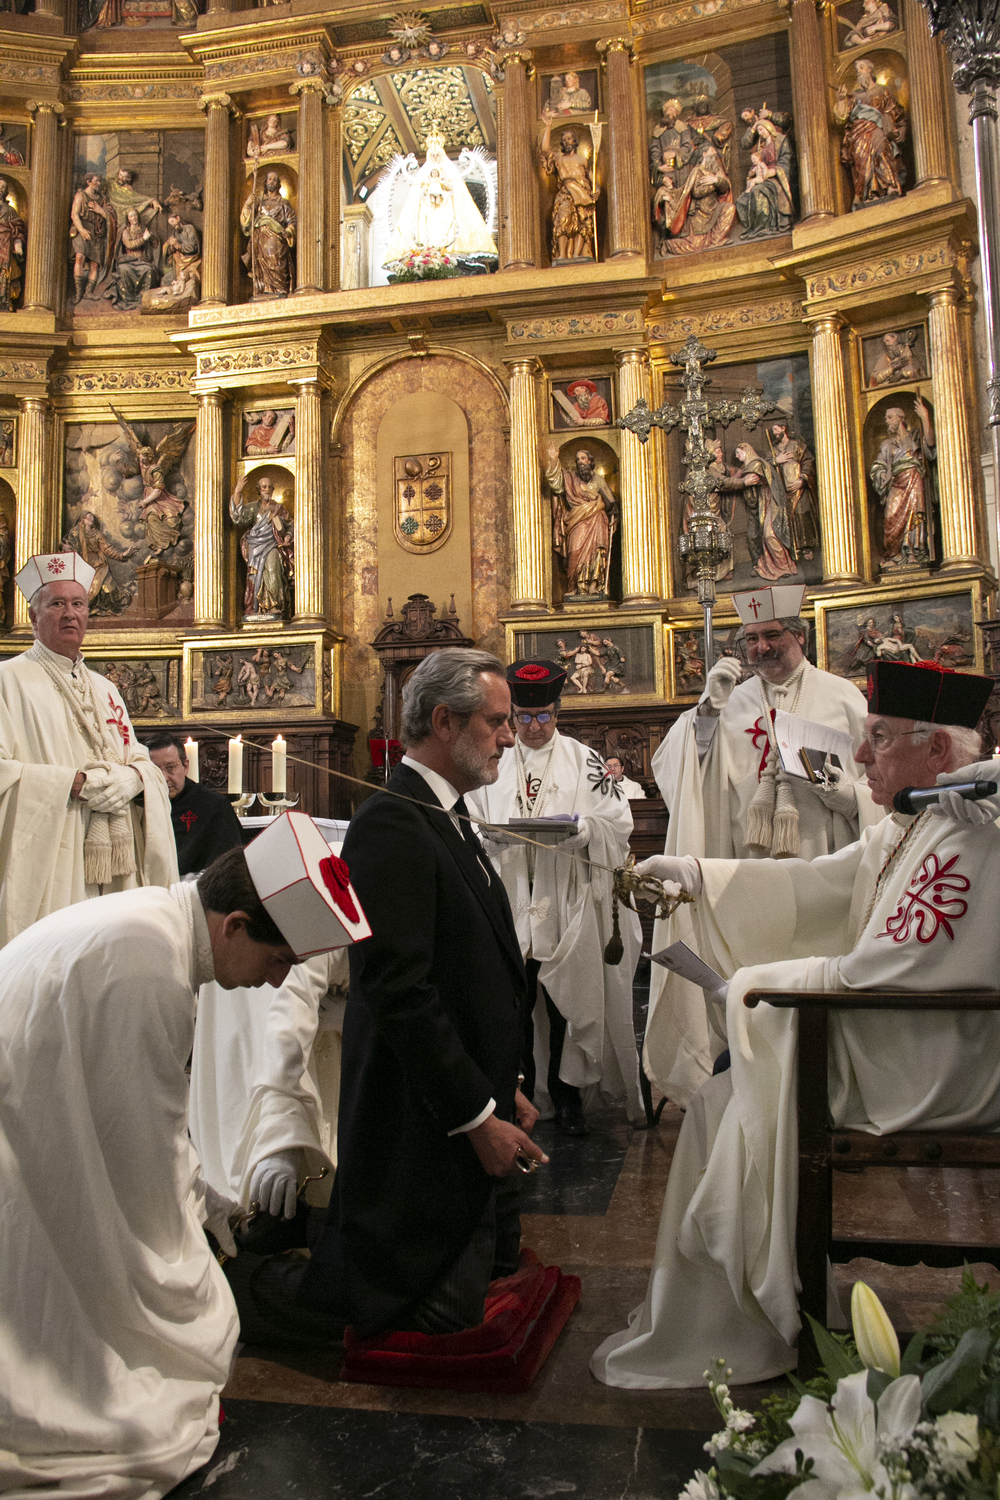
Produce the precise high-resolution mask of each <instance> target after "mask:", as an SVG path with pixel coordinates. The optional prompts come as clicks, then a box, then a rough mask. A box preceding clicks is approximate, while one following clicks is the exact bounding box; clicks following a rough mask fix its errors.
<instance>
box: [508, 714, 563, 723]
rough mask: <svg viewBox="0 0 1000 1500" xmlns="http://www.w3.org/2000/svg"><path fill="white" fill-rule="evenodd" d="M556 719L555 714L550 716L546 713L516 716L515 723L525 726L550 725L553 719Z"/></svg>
mask: <svg viewBox="0 0 1000 1500" xmlns="http://www.w3.org/2000/svg"><path fill="white" fill-rule="evenodd" d="M554 718H555V714H550V713H544V714H515V715H514V722H515V723H516V724H524V725H525V726H527V725H528V724H532V723H534V724H548V723H549V721H550V720H551V719H554Z"/></svg>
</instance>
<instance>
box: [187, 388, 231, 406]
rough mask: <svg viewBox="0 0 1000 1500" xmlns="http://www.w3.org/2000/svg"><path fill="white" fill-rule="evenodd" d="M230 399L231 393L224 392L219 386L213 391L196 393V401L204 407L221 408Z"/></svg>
mask: <svg viewBox="0 0 1000 1500" xmlns="http://www.w3.org/2000/svg"><path fill="white" fill-rule="evenodd" d="M229 399H230V392H229V391H224V390H222V389H221V387H219V386H216V388H215V389H214V390H211V391H196V392H195V400H196V401H197V403H198V405H199V406H203V407H210V406H214V407H219V408H221V407H223V406H225V404H226V402H227V401H228V400H229Z"/></svg>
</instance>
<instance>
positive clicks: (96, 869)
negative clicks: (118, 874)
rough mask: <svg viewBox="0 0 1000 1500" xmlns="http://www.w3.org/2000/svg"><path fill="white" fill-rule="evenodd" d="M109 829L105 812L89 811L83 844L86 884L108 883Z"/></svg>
mask: <svg viewBox="0 0 1000 1500" xmlns="http://www.w3.org/2000/svg"><path fill="white" fill-rule="evenodd" d="M111 863H112V862H111V830H110V829H109V827H108V817H107V814H106V813H91V815H90V822H89V823H88V825H87V837H86V839H85V840H84V845H83V878H84V880H85V881H86V882H87V884H88V885H109V884H110V882H111V879H112V873H111Z"/></svg>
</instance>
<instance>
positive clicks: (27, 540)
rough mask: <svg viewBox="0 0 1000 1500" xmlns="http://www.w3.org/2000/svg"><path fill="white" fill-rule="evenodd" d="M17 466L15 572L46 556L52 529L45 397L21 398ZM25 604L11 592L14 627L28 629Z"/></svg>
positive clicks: (49, 413) (48, 413)
mask: <svg viewBox="0 0 1000 1500" xmlns="http://www.w3.org/2000/svg"><path fill="white" fill-rule="evenodd" d="M17 404H18V406H19V407H20V409H21V420H20V423H19V424H18V426H19V431H18V435H17V441H18V457H17V466H18V472H19V475H20V493H19V495H18V500H17V522H16V528H15V530H16V535H15V538H14V572H15V573H18V572H20V570H21V569H22V568H23V567H24V565H25V563H26V562H27V561H28V558H29V557H34V555H35V553H36V552H49V551H50V550H51V548H52V546H53V544H54V535H55V528H54V526H53V522H52V516H51V513H50V512H51V504H50V497H51V494H52V486H51V483H50V463H49V421H50V419H51V416H52V408H51V406H50V405H49V403H48V400H47V399H46V397H44V396H21V397H20V398H19V399H18V403H17ZM29 623H30V622H29V620H28V601H27V600H26V599H24V598H22V596H21V592H20V590H19V589H15V590H14V624H15V626H17V625H28V624H29Z"/></svg>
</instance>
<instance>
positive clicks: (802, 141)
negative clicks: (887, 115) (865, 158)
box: [792, 0, 837, 221]
mask: <svg viewBox="0 0 1000 1500" xmlns="http://www.w3.org/2000/svg"><path fill="white" fill-rule="evenodd" d="M792 109H793V112H794V114H795V135H796V140H797V142H798V153H799V194H800V197H801V200H802V218H803V221H805V220H807V219H830V218H832V217H833V215H834V214H835V213H836V211H837V200H836V196H835V192H834V181H833V162H832V159H831V153H830V124H829V120H828V117H827V84H826V68H825V66H824V61H823V36H822V32H821V30H820V20H819V16H818V15H817V12H816V0H793V3H792Z"/></svg>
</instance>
